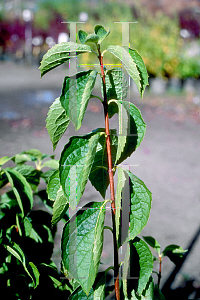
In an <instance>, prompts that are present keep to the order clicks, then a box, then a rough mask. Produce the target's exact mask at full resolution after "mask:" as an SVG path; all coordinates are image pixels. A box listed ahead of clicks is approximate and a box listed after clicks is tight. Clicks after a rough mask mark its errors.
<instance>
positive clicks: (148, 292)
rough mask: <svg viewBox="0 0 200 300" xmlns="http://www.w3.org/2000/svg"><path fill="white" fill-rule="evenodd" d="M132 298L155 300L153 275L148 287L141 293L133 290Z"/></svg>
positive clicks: (134, 299)
mask: <svg viewBox="0 0 200 300" xmlns="http://www.w3.org/2000/svg"><path fill="white" fill-rule="evenodd" d="M131 300H155V298H154V282H153V278H152V277H150V278H149V282H148V283H147V285H146V288H145V289H144V291H143V292H142V294H141V295H138V294H136V293H135V291H134V290H132V293H131Z"/></svg>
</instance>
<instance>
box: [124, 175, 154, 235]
mask: <svg viewBox="0 0 200 300" xmlns="http://www.w3.org/2000/svg"><path fill="white" fill-rule="evenodd" d="M124 171H125V172H126V173H127V174H128V176H129V178H130V202H131V203H130V226H129V236H128V237H127V239H126V241H129V240H131V239H134V238H135V236H136V235H138V234H139V233H140V232H141V231H142V229H143V228H144V227H145V226H146V224H147V221H148V218H149V214H150V209H151V200H152V194H151V192H150V191H149V190H148V188H147V187H146V185H145V184H144V182H143V181H142V180H140V179H139V178H138V177H137V176H135V175H134V174H133V173H131V172H130V171H128V170H124Z"/></svg>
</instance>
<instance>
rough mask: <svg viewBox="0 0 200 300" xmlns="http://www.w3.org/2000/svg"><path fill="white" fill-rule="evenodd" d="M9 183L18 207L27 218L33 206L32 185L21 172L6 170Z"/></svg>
mask: <svg viewBox="0 0 200 300" xmlns="http://www.w3.org/2000/svg"><path fill="white" fill-rule="evenodd" d="M5 173H6V175H7V178H8V181H9V182H10V184H11V186H12V188H13V192H14V194H15V197H16V199H17V202H18V205H19V207H20V209H21V211H22V215H23V216H25V215H26V214H27V213H28V212H29V211H30V210H31V208H32V206H33V194H32V190H31V187H30V185H29V184H28V182H27V180H26V179H25V177H24V176H23V175H21V174H20V173H19V172H17V171H14V170H11V169H5Z"/></svg>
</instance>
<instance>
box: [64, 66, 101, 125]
mask: <svg viewBox="0 0 200 300" xmlns="http://www.w3.org/2000/svg"><path fill="white" fill-rule="evenodd" d="M96 76H97V72H96V71H94V70H88V71H83V72H79V73H77V74H76V75H74V76H71V77H69V76H66V77H65V80H64V83H63V88H62V93H61V96H60V101H61V104H62V106H63V108H64V109H65V112H66V115H67V117H68V118H69V119H70V120H71V121H72V122H73V124H74V126H75V129H76V130H78V129H79V128H80V127H81V124H82V121H83V118H84V115H85V111H86V108H87V105H88V101H89V99H90V96H91V93H92V89H93V87H94V84H95V81H96Z"/></svg>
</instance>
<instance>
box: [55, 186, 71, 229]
mask: <svg viewBox="0 0 200 300" xmlns="http://www.w3.org/2000/svg"><path fill="white" fill-rule="evenodd" d="M68 208H69V203H68V200H67V198H66V197H65V195H64V193H63V189H62V186H61V187H60V188H59V190H58V192H57V197H56V200H55V202H54V205H53V217H52V221H51V222H52V225H55V224H56V223H58V222H59V221H60V220H61V219H62V217H63V216H64V214H65V213H66V211H67V210H68Z"/></svg>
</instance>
